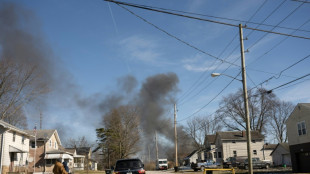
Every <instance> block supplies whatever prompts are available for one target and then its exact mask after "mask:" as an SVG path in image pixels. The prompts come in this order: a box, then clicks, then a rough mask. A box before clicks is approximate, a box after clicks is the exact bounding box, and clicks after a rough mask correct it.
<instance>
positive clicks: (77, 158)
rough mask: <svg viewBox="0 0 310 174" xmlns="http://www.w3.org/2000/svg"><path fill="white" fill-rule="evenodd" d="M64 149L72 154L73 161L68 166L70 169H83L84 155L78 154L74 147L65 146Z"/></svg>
mask: <svg viewBox="0 0 310 174" xmlns="http://www.w3.org/2000/svg"><path fill="white" fill-rule="evenodd" d="M65 150H66V151H68V152H70V153H72V154H73V158H74V161H73V164H72V166H70V167H71V169H72V171H76V170H84V161H85V155H78V154H77V153H76V148H66V149H65Z"/></svg>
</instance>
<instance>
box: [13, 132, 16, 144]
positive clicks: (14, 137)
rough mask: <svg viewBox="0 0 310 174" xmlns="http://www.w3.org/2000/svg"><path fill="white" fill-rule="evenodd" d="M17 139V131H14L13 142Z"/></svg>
mask: <svg viewBox="0 0 310 174" xmlns="http://www.w3.org/2000/svg"><path fill="white" fill-rule="evenodd" d="M15 139H16V132H13V142H15Z"/></svg>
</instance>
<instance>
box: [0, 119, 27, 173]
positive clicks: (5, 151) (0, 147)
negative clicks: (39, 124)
mask: <svg viewBox="0 0 310 174" xmlns="http://www.w3.org/2000/svg"><path fill="white" fill-rule="evenodd" d="M29 138H30V135H29V134H28V133H27V132H25V131H22V130H20V129H19V128H17V127H15V126H12V125H11V124H8V123H6V122H4V121H2V120H0V142H1V143H0V167H1V169H0V171H1V173H8V172H27V160H28V153H29Z"/></svg>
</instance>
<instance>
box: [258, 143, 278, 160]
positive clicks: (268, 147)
mask: <svg viewBox="0 0 310 174" xmlns="http://www.w3.org/2000/svg"><path fill="white" fill-rule="evenodd" d="M276 147H277V144H268V143H266V144H264V146H263V148H262V149H261V151H262V152H263V158H262V159H261V160H268V161H271V162H272V161H273V159H272V156H271V155H270V154H271V153H272V152H273V150H274V149H275V148H276Z"/></svg>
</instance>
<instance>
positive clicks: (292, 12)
mask: <svg viewBox="0 0 310 174" xmlns="http://www.w3.org/2000/svg"><path fill="white" fill-rule="evenodd" d="M284 2H286V1H284ZM284 2H283V3H284ZM283 3H281V5H282V4H283ZM302 5H304V3H302V4H300V5H299V6H297V7H296V8H295V9H294V10H293V11H291V12H290V13H289V14H288V15H287V16H286V17H284V18H283V19H282V20H281V21H280V22H278V23H277V25H276V26H278V25H280V24H281V23H282V22H284V21H285V20H286V19H287V18H288V17H290V16H291V15H292V14H294V13H295V12H296V11H297V10H298V9H299V8H300V7H301V6H302ZM276 26H275V27H273V28H272V29H271V31H272V30H274V29H275V28H276ZM268 34H269V33H265V34H264V35H263V36H262V37H261V38H260V39H258V41H256V42H255V43H254V44H252V45H251V46H250V47H249V48H248V49H250V48H252V47H253V46H255V45H256V44H257V43H258V42H259V41H261V40H262V39H263V38H265V37H266V36H267V35H268ZM288 35H290V34H287V35H286V36H288Z"/></svg>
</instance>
